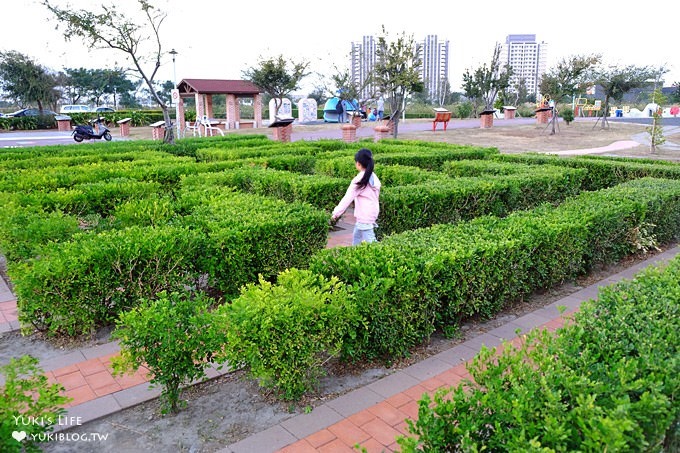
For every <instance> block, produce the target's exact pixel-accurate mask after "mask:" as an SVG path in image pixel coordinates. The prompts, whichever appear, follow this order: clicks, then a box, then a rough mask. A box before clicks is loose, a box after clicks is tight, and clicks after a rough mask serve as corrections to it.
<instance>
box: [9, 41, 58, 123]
mask: <svg viewBox="0 0 680 453" xmlns="http://www.w3.org/2000/svg"><path fill="white" fill-rule="evenodd" d="M57 84H58V80H57V77H56V75H54V74H52V73H51V72H50V71H49V70H48V69H46V68H45V67H43V66H42V65H40V64H38V63H36V62H35V61H34V60H33V59H31V58H30V57H28V56H26V55H24V54H22V53H19V52H16V51H14V50H10V51H7V52H0V89H2V91H4V93H5V97H6V98H7V99H11V100H12V101H14V102H16V103H17V104H18V105H19V106H21V107H26V106H28V105H31V104H33V103H35V104H36V105H37V107H38V110H40V111H41V112H42V111H43V109H44V108H45V107H46V106H48V105H49V106H53V107H54V106H56V102H57V100H58V99H59V97H60V94H59V91H57V89H56V88H57Z"/></svg>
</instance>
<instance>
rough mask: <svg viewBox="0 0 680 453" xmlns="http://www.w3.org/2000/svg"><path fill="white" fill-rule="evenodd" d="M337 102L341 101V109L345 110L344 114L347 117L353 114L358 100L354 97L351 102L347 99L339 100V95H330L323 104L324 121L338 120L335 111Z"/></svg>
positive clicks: (334, 121)
mask: <svg viewBox="0 0 680 453" xmlns="http://www.w3.org/2000/svg"><path fill="white" fill-rule="evenodd" d="M338 102H342V105H343V107H344V108H343V111H344V112H345V115H346V116H347V117H349V116H351V115H352V114H354V111H355V110H356V107H355V106H357V105H359V101H357V100H356V99H354V100H353V101H352V102H349V101H348V100H342V101H341V100H340V98H339V97H332V98H330V99H329V100H327V101H326V103H325V104H324V106H323V120H324V122H326V123H337V122H339V121H338V113H337V111H336V107H337V105H338Z"/></svg>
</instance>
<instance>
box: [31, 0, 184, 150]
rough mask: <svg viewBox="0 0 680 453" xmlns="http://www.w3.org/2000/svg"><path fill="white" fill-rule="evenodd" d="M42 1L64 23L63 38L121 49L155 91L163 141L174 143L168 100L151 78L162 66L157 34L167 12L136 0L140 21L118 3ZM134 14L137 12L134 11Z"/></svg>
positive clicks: (135, 69)
mask: <svg viewBox="0 0 680 453" xmlns="http://www.w3.org/2000/svg"><path fill="white" fill-rule="evenodd" d="M41 3H42V4H43V5H44V6H46V7H47V9H48V10H49V11H50V12H52V13H53V14H54V16H55V18H56V20H57V21H58V22H59V23H60V24H61V25H63V26H64V27H65V28H64V31H63V32H64V39H66V40H67V41H68V40H71V39H74V38H75V39H82V40H83V42H92V43H95V45H96V46H99V47H101V48H109V49H114V50H118V51H120V52H123V53H124V54H125V55H126V57H127V58H129V60H130V61H131V62H132V64H133V67H134V71H136V72H137V73H138V74H139V76H140V77H141V79H142V80H144V83H145V84H146V86H147V87H148V88H149V90H150V91H151V92H152V93H153V94H154V100H155V101H156V102H157V103H158V105H159V106H160V107H161V109H162V110H163V119H164V120H165V137H164V140H163V141H164V142H165V143H174V142H175V134H174V131H173V128H172V121H171V119H170V113H169V112H168V104H167V103H166V102H164V101H163V99H161V98H160V97H159V96H158V95H157V94H156V91H155V89H154V79H155V77H156V74H157V72H158V70H159V69H160V67H161V57H162V56H163V55H164V52H163V46H162V44H161V38H160V27H161V25H162V24H163V21H164V20H165V18H166V14H165V13H163V12H161V11H160V10H158V9H157V8H156V7H155V6H153V5H152V3H151V2H150V1H147V0H138V4H139V8H140V10H141V13H142V14H140V15H139V16H140V17H142V18H143V21H142V23H138V22H136V21H134V20H133V19H130V18H128V17H126V16H125V15H124V14H123V13H121V12H120V7H118V6H117V5H111V6H105V5H100V4H95V5H96V6H95V7H96V8H97V10H98V11H99V12H98V13H95V12H91V11H86V10H84V9H81V8H78V9H76V8H74V9H69V8H71V7H70V6H68V7H66V8H60V7H58V6H56V5H54V4H52V3H51V2H50V0H41ZM136 16H137V15H136ZM147 40H151V41H152V46H153V50H150V51H149V52H148V53H145V52H144V50H143V49H145V46H144V45H145V43H146V41H147ZM147 60H150V63H151V68H150V69H149V68H147V69H145V66H146V62H147Z"/></svg>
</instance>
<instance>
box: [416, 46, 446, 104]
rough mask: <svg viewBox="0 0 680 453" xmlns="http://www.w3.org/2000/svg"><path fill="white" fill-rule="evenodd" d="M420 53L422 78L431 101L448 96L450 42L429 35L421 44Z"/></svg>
mask: <svg viewBox="0 0 680 453" xmlns="http://www.w3.org/2000/svg"><path fill="white" fill-rule="evenodd" d="M418 53H419V55H420V61H421V62H422V69H421V70H422V78H423V83H424V84H425V89H426V90H427V93H428V95H429V97H430V99H432V100H434V99H440V98H441V97H442V96H443V95H446V92H445V90H447V88H448V87H447V85H448V82H449V41H448V40H440V39H439V38H438V36H437V35H427V36H426V37H425V39H424V40H423V41H421V42H420V43H419V46H418Z"/></svg>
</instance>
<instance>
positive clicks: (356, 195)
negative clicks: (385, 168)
mask: <svg viewBox="0 0 680 453" xmlns="http://www.w3.org/2000/svg"><path fill="white" fill-rule="evenodd" d="M354 165H355V166H356V169H357V171H358V172H359V174H358V175H356V176H355V177H354V179H352V182H351V183H350V184H349V188H348V189H347V193H345V196H344V197H342V200H340V203H339V204H338V205H337V206H336V207H335V209H333V215H332V217H331V219H332V220H333V221H335V220H337V219H338V218H339V217H340V216H341V215H342V214H343V213H344V212H345V210H346V209H347V208H348V207H349V205H350V204H351V203H352V202H354V217H355V218H356V219H357V223H356V224H355V225H354V236H353V238H352V245H357V244H360V243H362V242H375V232H374V231H373V228H375V227H376V226H377V225H376V224H375V221H376V219H377V218H378V213H379V212H380V205H379V203H378V199H379V197H380V180H379V179H378V176H377V175H376V174H375V173H373V167H374V164H373V154H371V151H370V150H368V149H366V148H362V149H360V150H359V151H358V152H357V153H356V154H355V155H354Z"/></svg>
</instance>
